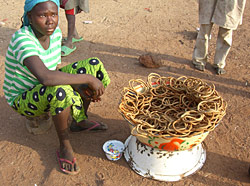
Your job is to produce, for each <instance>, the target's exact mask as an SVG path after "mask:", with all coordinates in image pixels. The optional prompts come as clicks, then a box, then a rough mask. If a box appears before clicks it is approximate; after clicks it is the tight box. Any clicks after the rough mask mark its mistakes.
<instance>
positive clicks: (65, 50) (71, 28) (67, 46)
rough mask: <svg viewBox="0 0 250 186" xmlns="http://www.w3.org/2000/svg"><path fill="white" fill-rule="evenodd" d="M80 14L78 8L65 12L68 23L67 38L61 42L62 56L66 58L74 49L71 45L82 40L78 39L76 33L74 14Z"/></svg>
mask: <svg viewBox="0 0 250 186" xmlns="http://www.w3.org/2000/svg"><path fill="white" fill-rule="evenodd" d="M80 12H81V10H79V8H78V7H76V8H73V9H71V10H65V15H66V19H67V23H68V25H67V30H68V33H67V38H65V39H64V40H63V46H62V56H67V55H69V54H70V53H72V52H73V51H75V50H76V47H75V46H74V45H73V43H75V42H78V41H82V40H83V38H82V37H79V35H78V32H77V30H76V14H78V13H80Z"/></svg>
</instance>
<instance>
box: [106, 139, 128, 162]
mask: <svg viewBox="0 0 250 186" xmlns="http://www.w3.org/2000/svg"><path fill="white" fill-rule="evenodd" d="M102 148H103V151H104V152H105V154H106V156H107V158H108V159H109V160H112V161H117V160H119V159H120V158H121V157H122V153H123V151H124V149H125V145H124V144H123V143H122V142H121V141H118V140H109V141H106V142H105V143H104V144H103V147H102Z"/></svg>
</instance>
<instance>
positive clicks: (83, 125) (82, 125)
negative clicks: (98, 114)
mask: <svg viewBox="0 0 250 186" xmlns="http://www.w3.org/2000/svg"><path fill="white" fill-rule="evenodd" d="M107 129H108V126H107V125H106V124H104V123H102V122H97V121H89V120H83V121H81V122H79V123H76V122H75V121H73V122H72V123H71V126H70V131H71V132H80V131H104V130H107Z"/></svg>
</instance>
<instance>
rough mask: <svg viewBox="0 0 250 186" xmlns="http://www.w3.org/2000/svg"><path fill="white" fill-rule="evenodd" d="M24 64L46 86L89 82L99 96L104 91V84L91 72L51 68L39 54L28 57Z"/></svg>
mask: <svg viewBox="0 0 250 186" xmlns="http://www.w3.org/2000/svg"><path fill="white" fill-rule="evenodd" d="M24 65H25V66H26V67H27V68H28V69H29V71H30V72H31V73H32V74H33V75H34V76H35V77H36V78H37V79H38V81H39V82H40V83H41V84H43V85H45V86H55V85H78V84H88V85H89V86H90V88H91V89H92V90H94V92H95V94H96V96H97V97H99V96H101V95H102V94H103V93H104V86H103V84H102V82H101V81H100V80H99V79H97V78H96V77H94V76H92V75H89V74H69V73H65V72H61V71H57V70H56V71H52V70H49V69H48V68H47V67H46V66H45V65H44V63H43V62H42V61H41V59H40V58H39V57H38V56H31V57H28V58H26V59H25V60H24Z"/></svg>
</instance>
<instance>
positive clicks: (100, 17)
mask: <svg viewBox="0 0 250 186" xmlns="http://www.w3.org/2000/svg"><path fill="white" fill-rule="evenodd" d="M0 4H1V7H2V8H1V11H0V21H3V22H5V25H3V26H1V27H0V61H1V62H0V83H1V88H0V96H1V97H0V110H1V113H0V118H1V122H0V162H1V166H0V180H1V181H0V185H4V186H5V185H9V186H12V185H22V186H23V185H25V186H26V185H27V186H28V185H30V186H34V185H35V184H36V185H37V186H40V185H45V186H62V185H66V186H68V185H74V186H95V185H97V186H102V185H104V186H110V185H122V186H130V185H131V186H132V185H133V186H137V185H138V186H141V185H143V186H144V185H145V186H156V185H166V186H167V185H177V186H178V185H179V186H182V185H188V186H200V185H219V186H235V185H250V176H249V175H248V173H247V171H248V167H249V165H250V137H249V134H250V123H249V121H250V85H249V84H250V75H249V70H250V64H249V59H250V54H249V51H250V32H249V29H250V3H249V1H247V5H246V9H245V13H244V18H243V25H241V26H240V27H239V28H238V29H237V31H235V32H234V36H233V46H232V49H231V51H230V53H229V56H228V58H227V65H226V68H225V69H226V70H227V73H226V74H225V75H222V76H218V75H216V74H215V72H214V71H213V69H212V67H211V64H212V62H213V61H212V59H213V56H214V49H215V43H216V34H217V31H218V28H217V27H216V26H215V27H214V28H213V31H212V39H211V45H210V49H209V51H210V59H209V60H210V62H209V64H208V66H207V70H206V71H205V72H200V71H197V70H195V69H194V68H193V66H192V64H191V57H192V51H193V48H194V45H195V38H196V35H197V32H196V28H197V27H199V25H198V4H197V1H196V0H189V1H183V0H174V1H173V0H164V1H162V0H154V1H151V0H130V1H127V0H106V1H105V3H104V1H101V0H95V1H90V13H88V14H85V13H81V14H79V15H77V28H78V31H79V33H80V35H81V36H83V37H84V41H83V42H81V43H76V44H75V45H76V47H77V50H76V51H75V52H74V53H73V54H72V55H70V56H67V57H65V58H62V66H64V65H66V64H69V63H71V62H75V61H78V60H81V59H85V58H88V57H94V56H95V57H99V58H100V59H101V60H102V61H103V62H104V64H105V67H106V69H107V71H108V73H109V75H110V78H111V84H110V85H109V87H108V88H107V89H106V92H105V94H104V95H103V99H102V102H101V103H93V104H92V105H91V107H90V110H89V115H90V118H91V119H94V120H97V121H103V122H105V123H107V124H108V126H109V130H107V131H106V132H103V133H77V134H70V137H71V142H72V146H73V148H74V150H75V156H76V158H77V160H78V163H79V166H80V168H81V172H80V174H78V175H76V176H67V175H65V174H63V173H61V172H60V169H59V166H58V162H57V161H56V154H55V152H56V149H57V148H58V140H57V136H56V132H55V129H54V127H52V128H51V129H50V130H49V131H48V132H47V133H46V134H43V135H36V136H35V135H32V134H30V133H28V132H27V130H26V128H25V118H23V117H21V116H19V115H18V114H17V113H15V112H14V111H12V110H11V109H10V107H9V106H8V105H7V103H6V101H5V98H4V94H3V89H2V84H3V80H4V60H5V52H6V50H7V47H8V44H9V41H10V39H11V35H12V34H13V33H14V32H15V31H16V30H17V29H18V28H19V27H20V26H21V22H20V17H21V16H22V14H23V5H24V0H18V1H16V0H8V1H3V0H0ZM84 21H92V24H84V23H83V22H84ZM60 27H61V29H62V32H63V35H64V36H66V31H67V28H66V19H65V16H64V12H63V10H60ZM146 52H151V53H153V54H154V55H158V56H159V57H160V58H161V60H162V61H163V66H162V67H161V68H158V69H152V68H145V67H143V66H141V65H140V64H139V63H138V57H139V56H140V55H142V54H145V53H146ZM151 72H155V73H159V74H160V75H162V76H174V77H178V76H183V75H184V76H194V77H198V78H201V79H202V80H204V81H206V82H208V83H213V84H215V86H216V90H218V92H219V93H220V94H221V95H222V97H223V98H224V99H225V100H226V101H227V103H228V108H227V115H226V116H225V117H224V118H223V120H222V122H221V124H220V125H219V126H218V127H217V128H216V129H215V130H214V131H212V132H211V133H210V134H209V135H208V137H207V138H206V139H205V143H206V144H207V147H208V149H207V159H206V162H205V165H204V166H203V167H202V169H201V170H199V171H197V172H196V173H195V174H194V175H192V176H188V177H186V178H184V179H182V180H181V181H178V182H159V181H157V180H152V179H148V178H144V177H142V176H140V175H138V174H136V173H135V172H134V171H133V170H131V168H130V167H129V165H128V164H127V162H126V160H125V159H124V158H122V159H120V160H119V161H116V162H114V161H109V160H107V158H106V156H105V154H104V152H103V151H102V145H103V143H104V142H105V141H107V140H110V139H116V140H121V141H123V142H125V140H126V139H127V138H128V136H129V135H130V130H129V127H128V124H127V122H126V121H125V120H124V119H123V118H122V117H121V115H120V114H119V113H118V111H117V108H118V103H119V99H120V97H121V94H120V93H121V91H122V90H123V87H124V86H127V85H128V81H129V80H130V79H137V78H141V79H143V80H146V78H147V76H148V74H149V73H151Z"/></svg>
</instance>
